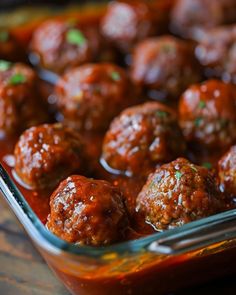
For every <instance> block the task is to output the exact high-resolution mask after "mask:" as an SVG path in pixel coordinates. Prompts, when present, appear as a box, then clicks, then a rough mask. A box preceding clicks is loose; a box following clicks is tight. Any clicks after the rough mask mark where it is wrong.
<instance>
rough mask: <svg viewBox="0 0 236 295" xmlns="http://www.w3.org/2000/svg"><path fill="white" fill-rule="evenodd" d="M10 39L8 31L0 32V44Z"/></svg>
mask: <svg viewBox="0 0 236 295" xmlns="http://www.w3.org/2000/svg"><path fill="white" fill-rule="evenodd" d="M8 39H9V33H8V31H0V42H6V41H7V40H8Z"/></svg>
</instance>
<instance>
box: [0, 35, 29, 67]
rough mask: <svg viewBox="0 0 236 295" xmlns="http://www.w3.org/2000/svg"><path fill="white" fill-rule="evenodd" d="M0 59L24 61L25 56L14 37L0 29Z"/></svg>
mask: <svg viewBox="0 0 236 295" xmlns="http://www.w3.org/2000/svg"><path fill="white" fill-rule="evenodd" d="M0 59H4V60H5V59H6V60H10V61H19V60H21V61H24V60H25V54H24V52H23V49H22V48H21V46H20V44H19V43H18V42H17V40H16V39H15V37H14V36H13V35H12V33H10V32H9V31H8V30H6V29H4V30H3V29H0Z"/></svg>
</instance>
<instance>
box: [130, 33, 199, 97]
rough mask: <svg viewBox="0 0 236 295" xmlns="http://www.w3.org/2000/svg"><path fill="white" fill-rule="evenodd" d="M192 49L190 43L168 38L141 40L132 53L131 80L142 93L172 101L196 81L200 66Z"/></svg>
mask: <svg viewBox="0 0 236 295" xmlns="http://www.w3.org/2000/svg"><path fill="white" fill-rule="evenodd" d="M193 49H194V48H193V46H192V44H191V43H189V42H187V41H182V40H179V39H177V38H175V37H172V36H163V37H158V38H152V39H147V40H144V41H143V42H141V43H140V44H138V45H137V46H136V47H135V49H134V54H133V61H132V67H131V77H132V79H133V81H134V82H135V83H136V84H137V85H139V86H141V87H143V88H144V89H149V90H150V89H151V90H156V91H159V92H162V93H163V94H164V95H165V96H166V97H175V98H176V97H178V96H179V95H180V94H181V93H182V92H183V91H184V90H185V89H186V88H187V87H188V86H189V85H191V84H192V83H195V82H198V81H200V78H201V74H200V66H199V64H198V62H197V60H196V59H195V57H194V50H193Z"/></svg>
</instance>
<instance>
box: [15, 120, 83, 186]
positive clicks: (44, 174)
mask: <svg viewBox="0 0 236 295" xmlns="http://www.w3.org/2000/svg"><path fill="white" fill-rule="evenodd" d="M14 154H15V172H16V173H17V176H18V177H19V178H20V179H21V181H23V182H24V183H25V184H26V185H27V186H30V187H32V188H34V189H44V188H53V187H55V186H56V185H57V184H58V183H59V182H60V181H61V180H62V179H64V178H65V177H67V176H69V175H70V174H71V173H74V172H76V171H83V167H84V163H85V152H84V144H83V141H82V139H81V136H80V135H79V134H78V133H76V132H75V131H74V130H72V129H69V128H67V127H64V126H63V125H62V124H59V123H56V124H44V125H40V126H36V127H31V128H30V129H28V130H26V131H25V132H24V133H23V134H22V135H21V136H20V138H19V140H18V142H17V144H16V146H15V150H14Z"/></svg>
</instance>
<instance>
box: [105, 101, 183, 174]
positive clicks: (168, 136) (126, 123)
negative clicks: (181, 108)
mask: <svg viewBox="0 0 236 295" xmlns="http://www.w3.org/2000/svg"><path fill="white" fill-rule="evenodd" d="M184 150H185V142H184V139H183V136H182V134H181V131H180V128H179V126H178V122H177V117H176V114H175V112H174V111H173V110H172V109H170V108H169V107H167V106H165V105H163V104H160V103H158V102H148V103H145V104H143V105H138V106H134V107H131V108H128V109H126V110H124V111H123V112H122V113H121V114H120V115H119V116H118V117H117V118H115V119H114V121H113V122H112V123H111V126H110V128H109V130H108V131H107V133H106V135H105V138H104V143H103V154H102V163H103V164H104V163H106V164H107V165H108V166H109V167H111V168H112V169H114V170H116V171H118V172H119V173H124V174H127V175H140V174H144V175H147V174H148V173H149V172H150V170H152V169H153V168H155V166H156V165H157V164H158V163H163V162H168V161H170V160H172V159H174V158H175V157H176V156H179V155H181V154H183V153H184Z"/></svg>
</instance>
